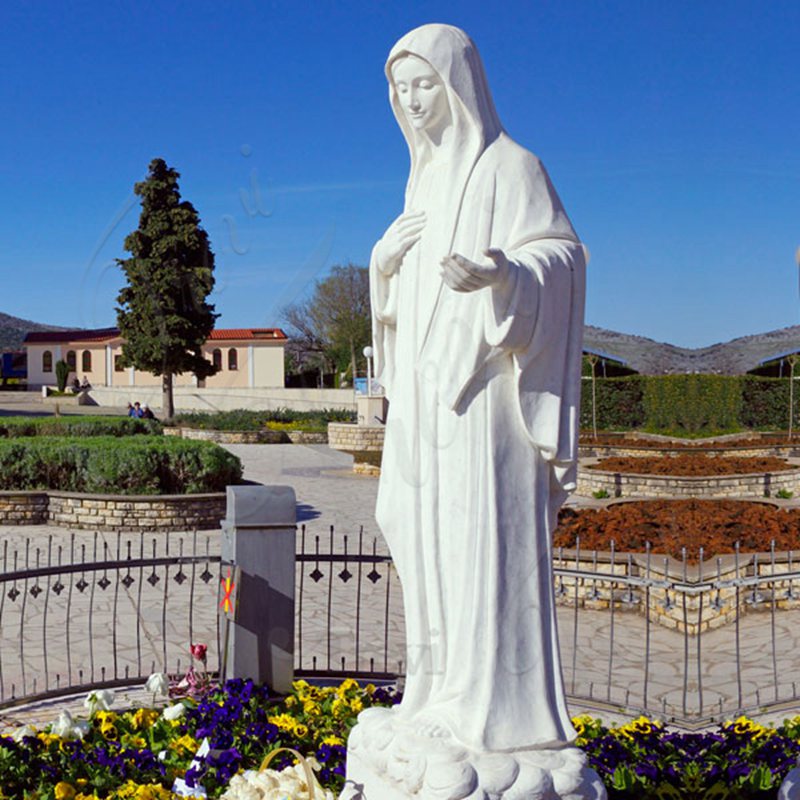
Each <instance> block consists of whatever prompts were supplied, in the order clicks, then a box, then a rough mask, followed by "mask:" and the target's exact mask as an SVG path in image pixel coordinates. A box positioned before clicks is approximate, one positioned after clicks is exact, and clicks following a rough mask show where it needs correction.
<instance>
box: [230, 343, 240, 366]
mask: <svg viewBox="0 0 800 800" xmlns="http://www.w3.org/2000/svg"><path fill="white" fill-rule="evenodd" d="M228 369H239V354H238V353H237V352H236V348H235V347H231V349H230V350H228Z"/></svg>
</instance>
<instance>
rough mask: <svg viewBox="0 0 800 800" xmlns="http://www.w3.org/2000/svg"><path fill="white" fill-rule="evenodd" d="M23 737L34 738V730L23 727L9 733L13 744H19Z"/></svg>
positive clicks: (29, 727) (26, 726)
mask: <svg viewBox="0 0 800 800" xmlns="http://www.w3.org/2000/svg"><path fill="white" fill-rule="evenodd" d="M23 736H36V728H33V727H31V726H30V725H23V726H22V727H21V728H15V729H14V730H13V732H12V733H11V738H12V739H13V740H14V741H15V742H21V741H22V738H23Z"/></svg>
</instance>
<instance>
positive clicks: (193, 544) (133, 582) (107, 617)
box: [0, 532, 220, 708]
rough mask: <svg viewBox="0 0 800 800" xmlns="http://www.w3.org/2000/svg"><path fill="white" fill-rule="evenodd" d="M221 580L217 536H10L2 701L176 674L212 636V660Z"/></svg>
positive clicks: (4, 561) (0, 627) (0, 631)
mask: <svg viewBox="0 0 800 800" xmlns="http://www.w3.org/2000/svg"><path fill="white" fill-rule="evenodd" d="M215 548H217V552H216V553H215V552H214V551H215ZM219 587H220V557H219V554H218V536H217V535H216V534H213V533H203V534H198V533H196V532H195V533H189V534H163V535H158V536H153V535H152V534H150V535H148V534H144V533H142V534H138V535H136V534H121V533H117V534H101V533H94V534H86V533H79V534H75V533H72V534H67V535H66V536H64V537H58V536H54V535H52V534H51V535H50V536H49V537H48V538H47V540H46V541H38V542H37V541H32V540H31V539H30V538H24V539H21V540H19V541H17V542H16V543H14V542H13V541H9V540H8V539H7V540H6V541H4V542H3V544H2V546H1V547H0V708H8V707H10V706H13V705H17V704H19V703H22V702H31V701H33V700H39V699H45V698H48V697H53V696H58V695H63V694H67V693H72V692H78V691H82V690H88V689H92V688H99V687H111V686H124V685H134V684H136V683H142V682H143V681H144V680H146V679H147V677H148V676H149V675H150V674H151V673H152V672H155V671H162V672H169V673H180V672H181V670H182V669H185V668H186V667H188V664H189V662H190V660H191V658H190V655H189V645H190V643H192V642H196V641H203V642H208V643H211V644H213V643H216V644H217V646H216V647H211V648H209V651H210V652H211V653H212V654H213V655H212V659H215V658H216V654H217V653H218V652H219V645H218V643H219V624H218V621H217V614H216V608H217V601H218V595H219ZM216 666H217V665H216V664H215V663H211V664H210V665H209V667H210V669H212V670H213V669H215V668H216Z"/></svg>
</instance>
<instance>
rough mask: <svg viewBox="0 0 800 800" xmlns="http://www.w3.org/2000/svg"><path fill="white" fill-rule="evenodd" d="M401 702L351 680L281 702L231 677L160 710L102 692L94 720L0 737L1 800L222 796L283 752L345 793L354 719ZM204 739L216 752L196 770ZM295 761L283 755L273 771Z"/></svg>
mask: <svg viewBox="0 0 800 800" xmlns="http://www.w3.org/2000/svg"><path fill="white" fill-rule="evenodd" d="M153 688H154V690H157V688H158V687H156V686H154V687H153ZM394 700H395V695H394V694H393V693H392V692H390V691H387V690H385V689H380V688H375V687H374V686H366V687H364V688H363V689H362V688H360V687H359V685H358V684H357V683H356V682H355V681H352V680H346V681H345V682H344V683H342V684H341V685H340V686H338V687H327V688H319V687H315V686H310V685H308V684H307V683H305V682H304V681H298V682H297V683H296V684H295V689H294V691H293V692H292V694H291V695H289V696H288V697H286V698H285V699H282V700H281V699H278V698H276V697H274V696H271V695H270V693H269V691H268V690H267V689H266V688H265V687H256V686H254V685H253V683H252V682H251V681H241V680H234V681H229V682H227V683H226V684H225V686H224V687H223V688H221V689H215V690H214V689H212V690H211V691H210V692H209V693H208V694H206V695H205V696H201V697H199V698H198V699H196V700H192V699H188V698H187V699H184V700H182V701H179V702H178V703H175V704H173V705H171V706H168V707H167V708H166V709H163V710H162V709H151V708H140V709H134V710H129V711H125V712H121V713H115V712H113V711H111V710H109V708H108V706H109V705H110V702H109V697H108V693H105V692H103V693H100V692H98V693H97V694H96V695H95V702H94V703H91V702H90V705H93V707H94V709H95V710H94V713H93V714H92V715H91V717H90V719H89V721H88V723H81V722H80V721H77V722H76V721H75V720H73V719H72V718H70V717H69V716H68V715H67V716H65V715H64V714H62V715H61V717H59V719H58V720H57V721H56V722H55V723H54V724H52V725H50V726H48V727H47V728H45V729H44V730H42V731H34V730H32V729H26V728H21V729H18V730H17V731H15V732H14V735H13V738H11V737H0V787H2V789H0V800H11V798H13V799H14V800H34V798H36V800H52V798H54V797H55V798H56V800H95V798H102V799H103V800H105V799H106V798H108V800H126V799H127V798H136V800H171V798H173V797H177V795H176V794H173V792H172V791H171V788H172V787H173V785H174V782H175V780H176V779H181V780H183V781H185V782H186V784H187V785H188V786H189V787H194V786H196V785H198V784H201V785H202V787H203V788H204V789H205V791H206V792H207V793H208V797H211V798H216V797H220V796H221V795H222V794H223V792H224V791H225V787H226V786H227V785H228V783H229V782H230V780H231V779H232V778H233V776H235V775H236V774H237V773H239V772H240V770H242V769H254V768H257V767H258V766H259V765H260V763H261V761H262V759H263V758H264V756H265V755H266V754H268V753H270V752H271V751H273V750H275V749H276V748H279V747H291V748H293V749H295V750H298V751H299V752H300V753H302V754H304V755H307V754H312V755H313V756H314V758H315V760H316V762H317V763H318V765H319V771H318V779H319V780H320V782H321V783H322V785H323V786H325V787H326V788H329V789H332V790H334V791H335V792H336V793H338V791H339V790H340V789H341V787H342V786H343V785H344V772H345V743H346V740H347V735H348V733H349V730H350V728H351V727H352V726H353V725H354V724H355V720H356V716H357V715H358V713H360V712H361V711H362V710H363V709H364V708H367V707H369V706H371V705H391V704H392V703H393V702H394ZM203 740H207V741H208V746H209V748H210V752H209V753H208V755H207V756H205V757H200V758H198V759H197V760H196V762H195V764H194V766H192V762H193V761H195V754H196V753H197V751H198V749H199V748H200V744H201V742H202V741H203ZM292 763H293V758H292V756H291V755H290V754H287V753H283V754H280V755H279V756H278V758H277V759H276V760H275V762H273V764H272V767H273V768H274V769H279V770H280V769H283V768H285V767H288V766H289V765H291V764H292Z"/></svg>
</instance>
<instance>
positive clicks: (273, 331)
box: [208, 328, 287, 340]
mask: <svg viewBox="0 0 800 800" xmlns="http://www.w3.org/2000/svg"><path fill="white" fill-rule="evenodd" d="M208 338H209V340H219V339H286V338H287V336H286V334H285V333H284V332H283V331H282V330H281V329H280V328H215V329H214V330H213V331H211V336H209V337H208Z"/></svg>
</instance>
